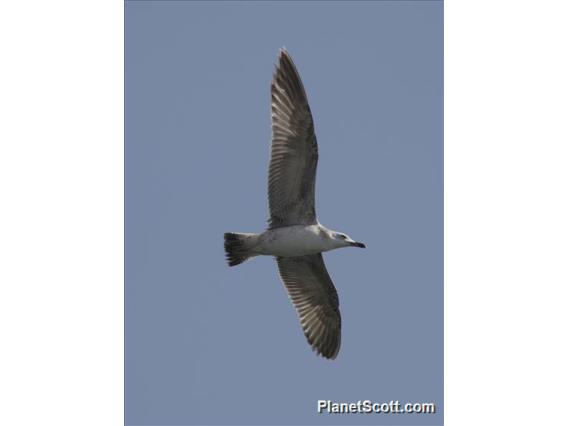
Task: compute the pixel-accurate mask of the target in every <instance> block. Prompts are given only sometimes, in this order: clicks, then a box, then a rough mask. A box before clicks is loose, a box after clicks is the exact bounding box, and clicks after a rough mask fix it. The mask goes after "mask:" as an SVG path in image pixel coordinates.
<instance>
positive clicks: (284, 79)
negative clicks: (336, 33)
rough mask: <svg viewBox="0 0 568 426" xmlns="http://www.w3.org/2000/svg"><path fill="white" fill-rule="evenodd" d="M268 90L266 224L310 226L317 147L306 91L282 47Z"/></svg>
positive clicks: (312, 222)
mask: <svg viewBox="0 0 568 426" xmlns="http://www.w3.org/2000/svg"><path fill="white" fill-rule="evenodd" d="M271 93H272V146H271V150H270V166H269V170H268V201H269V209H270V220H269V222H270V226H269V227H270V228H271V229H272V228H278V227H282V226H290V225H312V224H314V223H316V211H315V196H314V193H315V181H316V167H317V162H318V146H317V141H316V136H315V134H314V123H313V119H312V114H311V111H310V106H309V105H308V99H307V97H306V92H305V90H304V86H303V85H302V81H301V80H300V76H299V74H298V70H297V69H296V67H295V65H294V63H293V62H292V58H290V55H289V54H288V52H287V51H286V50H281V51H280V56H279V59H278V66H277V68H276V72H275V73H274V78H273V80H272V86H271Z"/></svg>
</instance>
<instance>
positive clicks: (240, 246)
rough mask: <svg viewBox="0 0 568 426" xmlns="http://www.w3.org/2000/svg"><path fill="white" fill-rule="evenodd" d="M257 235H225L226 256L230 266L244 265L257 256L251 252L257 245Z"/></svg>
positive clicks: (231, 233) (233, 233)
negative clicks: (250, 258) (246, 261)
mask: <svg viewBox="0 0 568 426" xmlns="http://www.w3.org/2000/svg"><path fill="white" fill-rule="evenodd" d="M256 237H257V235H256V234H238V233H235V232H226V233H225V256H226V257H227V263H228V264H229V266H236V265H239V264H241V263H243V262H244V261H245V260H247V259H248V258H249V257H252V256H254V255H255V254H254V253H253V252H252V251H251V248H252V247H254V245H255V243H256Z"/></svg>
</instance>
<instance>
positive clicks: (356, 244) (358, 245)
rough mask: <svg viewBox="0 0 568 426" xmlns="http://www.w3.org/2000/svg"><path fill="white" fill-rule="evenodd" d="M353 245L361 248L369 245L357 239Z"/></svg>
mask: <svg viewBox="0 0 568 426" xmlns="http://www.w3.org/2000/svg"><path fill="white" fill-rule="evenodd" d="M351 245H352V246H353V247H359V248H367V246H366V245H365V244H363V243H358V242H357V241H355V242H354V243H351Z"/></svg>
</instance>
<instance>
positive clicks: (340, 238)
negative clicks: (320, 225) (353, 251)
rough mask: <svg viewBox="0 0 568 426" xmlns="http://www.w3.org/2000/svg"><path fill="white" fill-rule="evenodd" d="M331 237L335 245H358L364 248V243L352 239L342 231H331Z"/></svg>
mask: <svg viewBox="0 0 568 426" xmlns="http://www.w3.org/2000/svg"><path fill="white" fill-rule="evenodd" d="M331 238H332V240H333V241H334V242H335V244H336V245H337V247H359V248H366V246H365V244H363V243H359V242H357V241H355V240H353V239H352V238H351V237H350V236H349V235H347V234H344V233H342V232H335V231H332V232H331Z"/></svg>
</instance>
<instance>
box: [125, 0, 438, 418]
mask: <svg viewBox="0 0 568 426" xmlns="http://www.w3.org/2000/svg"><path fill="white" fill-rule="evenodd" d="M125 42H126V59H125V72H126V82H125V91H126V93H125V96H126V97H125V101H126V113H125V114H126V115H125V117H126V164H125V174H126V176H125V182H126V224H125V226H126V228H125V232H126V240H125V242H126V257H125V259H126V299H125V300H126V306H125V315H126V318H125V322H126V352H125V353H126V368H125V375H126V383H125V384H126V422H127V424H131V425H134V424H155V425H159V424H188V425H189V424H267V425H268V424H294V425H300V424H353V425H356V424H397V425H398V424H401V425H419V424H420V425H433V424H441V422H442V411H443V405H442V403H443V334H442V333H443V3H442V2H434V1H415V2H403V1H400V2H387V1H385V2H349V3H347V2H288V3H281V2H262V3H260V2H258V3H257V2H247V3H235V2H217V3H214V2H183V1H177V2H149V1H130V2H127V3H126V34H125ZM282 46H285V47H286V48H288V50H289V51H290V53H291V55H292V57H293V58H294V61H295V62H296V65H297V67H298V69H299V72H300V75H301V77H302V79H303V82H304V85H305V88H306V91H307V94H308V98H309V100H310V105H311V109H312V112H313V115H314V120H315V130H316V135H317V137H318V142H319V152H320V161H319V168H318V180H317V185H316V206H317V213H318V218H319V221H320V222H321V223H322V224H324V225H325V226H327V227H329V228H332V229H336V230H339V231H342V232H346V233H348V234H349V235H350V236H351V237H353V238H354V239H356V240H358V241H362V242H364V243H366V244H367V249H366V250H361V249H355V248H353V249H341V250H336V251H333V252H330V253H326V254H324V259H325V261H326V264H327V268H328V270H329V273H330V275H331V277H332V279H333V281H334V283H335V286H336V287H337V290H338V293H339V298H340V309H341V313H342V319H343V333H342V348H341V351H340V353H339V356H338V358H337V359H336V360H335V361H327V360H325V359H322V358H319V357H316V355H315V354H314V353H313V352H312V351H311V349H310V347H309V345H308V344H307V342H306V339H305V338H304V336H303V333H302V331H301V328H300V325H299V323H298V319H297V316H296V312H295V311H294V309H293V307H292V305H291V303H290V301H289V299H288V296H287V294H286V292H285V290H284V287H283V285H282V284H281V282H280V280H279V278H278V273H277V268H276V264H275V262H274V260H273V259H271V258H269V257H262V258H255V259H252V260H251V261H249V262H246V263H244V264H242V265H239V266H237V267H234V268H229V267H228V266H227V265H226V263H225V259H224V251H223V233H224V232H226V231H236V232H261V231H262V230H263V229H264V228H265V226H266V219H267V217H268V212H267V198H266V186H267V183H266V172H267V165H268V163H267V161H268V155H269V142H270V108H269V99H270V95H269V87H270V80H271V76H272V71H273V69H274V64H275V62H276V59H277V54H278V49H279V48H280V47H282ZM318 399H331V400H335V401H338V402H352V401H355V402H356V401H358V400H361V399H369V400H372V401H375V402H383V401H387V402H388V401H390V400H399V401H400V402H434V403H436V404H437V408H438V414H436V415H409V414H406V415H382V414H368V415H365V414H351V415H323V414H317V412H316V404H317V400H318Z"/></svg>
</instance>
